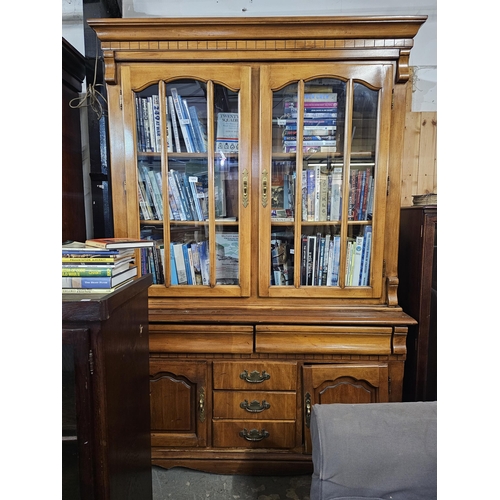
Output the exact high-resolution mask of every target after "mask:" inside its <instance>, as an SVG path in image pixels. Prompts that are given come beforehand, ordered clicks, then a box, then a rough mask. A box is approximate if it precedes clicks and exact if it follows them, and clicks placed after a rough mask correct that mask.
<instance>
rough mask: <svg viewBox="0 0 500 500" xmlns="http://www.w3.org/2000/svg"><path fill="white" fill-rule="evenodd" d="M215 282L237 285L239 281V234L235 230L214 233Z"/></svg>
mask: <svg viewBox="0 0 500 500" xmlns="http://www.w3.org/2000/svg"><path fill="white" fill-rule="evenodd" d="M215 242H216V252H215V253H216V262H215V275H216V283H217V284H220V285H237V284H238V283H239V234H238V233H237V232H228V233H220V232H219V233H216V235H215Z"/></svg>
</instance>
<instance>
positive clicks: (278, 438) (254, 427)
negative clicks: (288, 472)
mask: <svg viewBox="0 0 500 500" xmlns="http://www.w3.org/2000/svg"><path fill="white" fill-rule="evenodd" d="M213 445H214V446H215V447H217V448H293V447H294V446H295V422H293V421H292V422H276V421H272V420H271V421H269V420H259V421H252V420H233V421H223V420H219V421H214V422H213Z"/></svg>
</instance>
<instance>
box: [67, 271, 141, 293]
mask: <svg viewBox="0 0 500 500" xmlns="http://www.w3.org/2000/svg"><path fill="white" fill-rule="evenodd" d="M135 276H137V266H133V267H130V268H129V269H127V270H125V271H122V272H121V273H119V274H117V275H116V276H92V277H79V278H73V277H63V278H62V287H63V288H112V287H114V286H116V285H119V284H120V283H123V282H124V281H126V280H128V279H130V278H133V277H135Z"/></svg>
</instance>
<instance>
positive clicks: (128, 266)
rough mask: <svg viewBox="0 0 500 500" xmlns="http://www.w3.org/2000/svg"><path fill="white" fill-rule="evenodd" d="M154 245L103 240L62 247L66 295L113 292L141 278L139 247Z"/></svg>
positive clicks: (129, 240)
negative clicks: (138, 259)
mask: <svg viewBox="0 0 500 500" xmlns="http://www.w3.org/2000/svg"><path fill="white" fill-rule="evenodd" d="M152 243H153V242H150V241H141V240H134V239H131V238H102V239H95V240H87V241H86V242H85V243H80V242H70V243H68V244H63V245H62V293H63V294H65V293H66V294H67V293H81V294H92V293H93V294H102V293H111V292H114V291H115V290H117V289H118V288H120V287H122V286H124V285H126V284H127V283H130V282H131V281H132V280H133V279H134V278H135V277H136V276H137V275H138V267H137V265H136V263H135V248H143V249H147V248H148V247H149V248H150V247H151V245H152Z"/></svg>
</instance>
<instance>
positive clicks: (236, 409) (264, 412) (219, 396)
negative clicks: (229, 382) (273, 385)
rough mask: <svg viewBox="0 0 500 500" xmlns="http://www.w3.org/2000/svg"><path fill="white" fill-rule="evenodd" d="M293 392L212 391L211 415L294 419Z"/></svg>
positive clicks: (295, 402)
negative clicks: (212, 404)
mask: <svg viewBox="0 0 500 500" xmlns="http://www.w3.org/2000/svg"><path fill="white" fill-rule="evenodd" d="M296 404H297V397H296V394H295V392H275V391H268V392H258V391H214V406H213V417H214V418H215V419H218V418H239V419H253V420H272V419H277V420H295V406H296Z"/></svg>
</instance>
